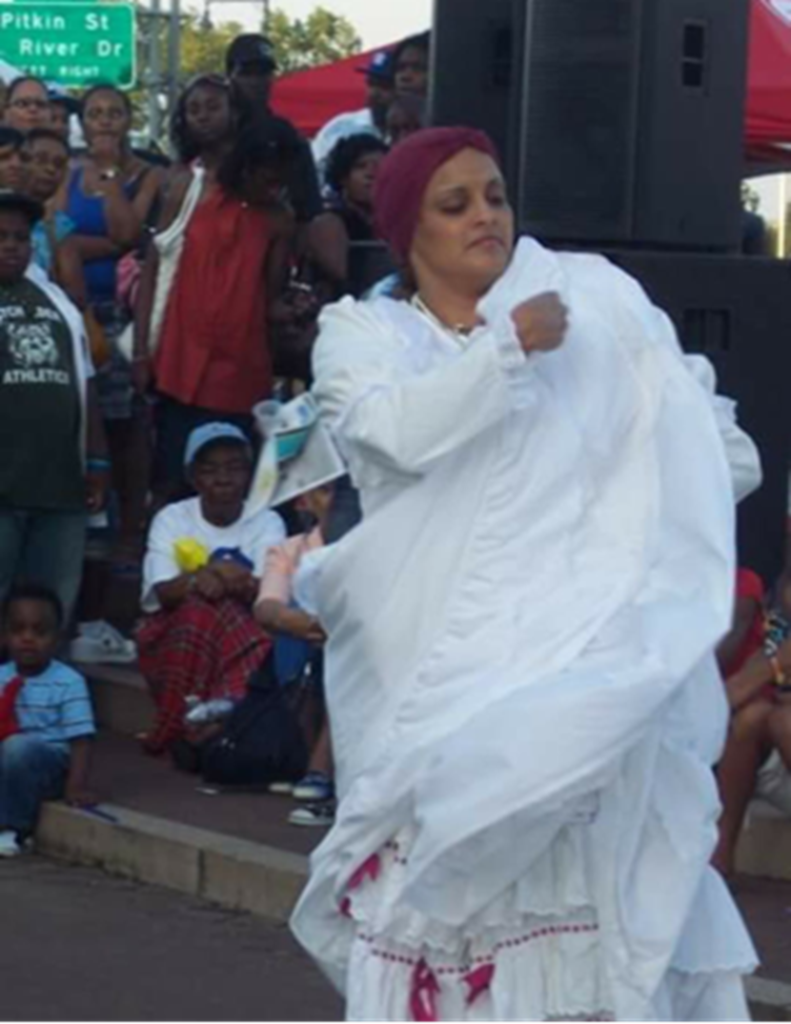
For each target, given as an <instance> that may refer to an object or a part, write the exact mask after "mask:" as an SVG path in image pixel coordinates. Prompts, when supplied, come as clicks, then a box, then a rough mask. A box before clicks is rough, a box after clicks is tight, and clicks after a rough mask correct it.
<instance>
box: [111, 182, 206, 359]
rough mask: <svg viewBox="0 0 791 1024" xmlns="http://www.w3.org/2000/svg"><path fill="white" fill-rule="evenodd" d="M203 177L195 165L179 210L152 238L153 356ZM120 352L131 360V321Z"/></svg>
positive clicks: (150, 349)
mask: <svg viewBox="0 0 791 1024" xmlns="http://www.w3.org/2000/svg"><path fill="white" fill-rule="evenodd" d="M205 177H206V172H205V170H204V169H203V168H202V167H201V166H200V165H196V166H195V167H193V169H192V181H191V182H190V186H189V188H188V189H187V194H186V195H185V196H184V201H183V202H182V204H181V208H180V209H179V212H178V214H177V215H176V217H175V219H174V220H173V223H172V224H169V225H168V227H166V228H165V230H164V231H160V232H159V233H158V234H156V235H154V237H153V238H152V240H151V241H152V244H153V245H155V246H156V247H157V253H158V254H159V268H158V271H157V281H156V285H155V286H154V301H153V304H152V307H151V323H150V326H149V330H148V354H149V356H153V355H154V353H155V352H156V350H157V347H158V346H159V338H160V335H161V334H162V325H163V324H164V322H165V311H166V310H167V306H168V298H169V297H170V289H171V288H172V287H173V282H174V281H175V279H176V273H177V272H178V268H179V262H180V261H181V253H182V252H183V250H184V239H185V237H186V235H187V228H188V226H189V222H190V220H191V219H192V215H193V213H194V212H195V209H196V207H197V205H198V203H199V202H200V198H201V194H202V192H203V182H204V179H205ZM116 344H117V346H118V349H119V351H120V352H121V354H122V355H123V356H124V357H125V358H126V359H128V360H129V361H130V362H131V361H132V353H133V350H134V323H131V324H129V325H128V326H127V327H126V328H125V329H124V331H123V332H122V334H121V335H120V337H119V338H118V340H117V342H116Z"/></svg>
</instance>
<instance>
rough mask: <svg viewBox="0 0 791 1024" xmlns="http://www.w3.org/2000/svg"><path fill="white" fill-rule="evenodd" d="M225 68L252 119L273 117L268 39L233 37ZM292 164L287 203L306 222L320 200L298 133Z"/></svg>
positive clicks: (273, 66) (306, 149) (251, 35)
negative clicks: (289, 202) (245, 102)
mask: <svg viewBox="0 0 791 1024" xmlns="http://www.w3.org/2000/svg"><path fill="white" fill-rule="evenodd" d="M225 70H226V72H227V75H228V77H229V78H230V80H231V81H232V82H233V83H234V85H235V86H236V87H237V89H238V90H239V92H240V93H241V95H242V96H243V97H244V99H245V100H246V101H247V104H248V106H249V110H250V114H251V116H252V117H253V118H255V117H273V116H275V115H274V114H273V112H272V110H271V107H270V105H269V104H270V99H271V95H272V85H273V84H274V79H275V72H276V71H277V60H276V58H275V51H274V47H273V46H272V42H271V40H269V39H267V37H266V36H262V35H256V34H255V33H245V34H243V35H240V36H237V37H236V38H235V39H234V40H233V42H232V43H231V45H230V46H229V47H228V50H227V51H226V54H225ZM292 127H293V125H292ZM295 131H296V129H295ZM292 166H293V171H292V175H291V181H290V182H288V191H289V195H290V198H291V204H292V206H293V207H294V213H295V214H296V217H297V220H298V221H300V222H301V223H303V224H306V223H308V222H309V221H311V220H313V218H314V217H317V216H318V215H319V214H320V213H321V211H322V202H321V192H320V191H319V181H318V177H317V175H316V167H315V164H314V163H313V155H312V154H311V151H310V146H309V145H308V143H307V142H306V141H305V139H304V138H303V137H302V136H301V135H300V136H299V145H298V151H297V153H296V157H295V159H294V162H293V165H292Z"/></svg>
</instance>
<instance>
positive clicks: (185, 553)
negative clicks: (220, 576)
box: [173, 537, 209, 572]
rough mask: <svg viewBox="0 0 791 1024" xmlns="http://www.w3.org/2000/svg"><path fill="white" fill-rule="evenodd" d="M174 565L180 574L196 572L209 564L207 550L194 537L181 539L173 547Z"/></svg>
mask: <svg viewBox="0 0 791 1024" xmlns="http://www.w3.org/2000/svg"><path fill="white" fill-rule="evenodd" d="M173 554H174V555H175V558H176V565H177V566H178V567H179V569H181V571H182V572H197V571H198V569H202V568H203V567H204V565H208V564H209V549H208V548H207V547H206V545H205V544H201V542H200V541H199V540H195V538H194V537H182V538H181V539H180V540H177V541H176V543H175V544H174V545H173Z"/></svg>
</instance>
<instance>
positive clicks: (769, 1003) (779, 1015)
mask: <svg viewBox="0 0 791 1024" xmlns="http://www.w3.org/2000/svg"><path fill="white" fill-rule="evenodd" d="M745 988H746V990H747V999H748V1001H749V1003H750V1010H751V1012H752V1015H753V1019H754V1020H787V1021H791V985H788V984H786V982H784V981H771V980H770V979H769V978H747V980H746V984H745Z"/></svg>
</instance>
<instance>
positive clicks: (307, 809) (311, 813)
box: [288, 800, 335, 828]
mask: <svg viewBox="0 0 791 1024" xmlns="http://www.w3.org/2000/svg"><path fill="white" fill-rule="evenodd" d="M334 821H335V806H334V804H333V802H332V801H331V800H328V801H327V802H326V803H323V804H306V805H305V806H304V807H296V808H295V809H294V810H293V811H292V812H291V814H289V816H288V823H289V825H303V826H307V827H308V828H310V827H313V826H318V827H319V828H329V827H330V825H332V823H333V822H334Z"/></svg>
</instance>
